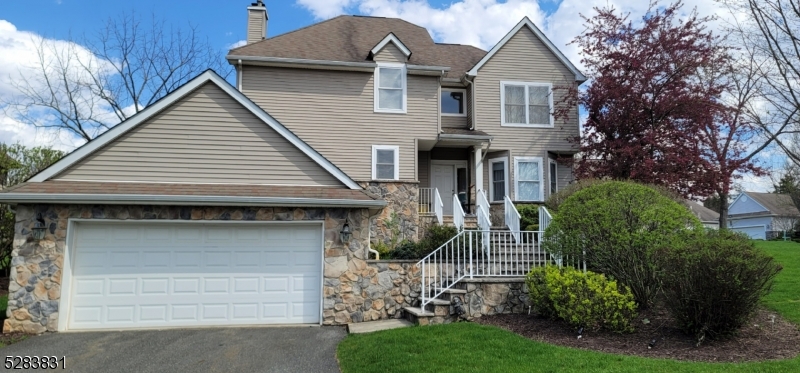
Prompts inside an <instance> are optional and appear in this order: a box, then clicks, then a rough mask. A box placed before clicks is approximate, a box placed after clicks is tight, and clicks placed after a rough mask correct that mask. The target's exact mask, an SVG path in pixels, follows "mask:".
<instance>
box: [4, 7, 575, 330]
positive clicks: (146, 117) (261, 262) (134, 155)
mask: <svg viewBox="0 0 800 373" xmlns="http://www.w3.org/2000/svg"><path fill="white" fill-rule="evenodd" d="M247 11H248V22H247V27H248V33H247V35H248V44H247V45H245V46H243V47H240V48H237V49H234V50H231V51H230V54H229V55H228V57H227V58H228V61H229V62H230V63H231V64H232V65H233V66H235V68H236V74H237V78H236V86H235V87H234V86H231V85H230V84H228V83H227V82H225V81H224V80H223V79H222V78H221V77H219V76H218V75H217V74H216V73H214V72H212V71H207V72H205V73H203V74H201V75H200V76H198V77H196V78H194V79H193V80H191V81H190V82H188V83H187V84H186V85H184V86H182V87H180V88H179V89H177V90H176V91H174V92H172V93H170V94H169V95H167V96H166V97H164V98H163V99H161V100H160V101H158V102H156V103H155V104H153V105H151V106H150V107H147V108H146V109H144V110H143V111H142V112H140V113H138V114H137V115H135V116H133V117H131V118H129V119H128V120H126V121H124V122H123V123H121V124H119V125H118V126H116V127H114V128H112V129H111V130H109V131H108V132H106V133H104V134H103V135H101V136H99V137H98V138H97V139H95V140H93V141H90V142H89V143H87V144H86V145H84V146H82V147H80V148H79V149H77V150H75V151H74V152H72V153H71V154H69V155H68V156H66V157H64V158H63V159H61V160H60V161H58V162H57V163H55V164H54V165H53V166H51V167H49V168H47V169H45V170H44V171H42V172H40V173H39V174H37V175H36V176H34V177H33V178H31V179H30V180H28V181H27V182H26V183H23V184H20V185H18V186H16V187H14V188H10V189H9V190H6V191H4V193H2V194H0V202H2V203H10V204H14V205H15V210H16V212H17V219H18V222H19V223H18V224H17V228H16V229H17V231H16V237H15V251H14V253H15V254H14V258H13V261H12V264H13V267H12V275H11V277H12V279H11V286H10V289H9V290H10V296H9V303H8V310H9V316H10V317H9V319H7V320H6V321H5V325H4V330H5V331H17V330H25V331H28V332H41V331H44V330H49V331H56V330H88V329H122V328H152V327H175V326H198V325H232V324H263V323H278V324H286V323H318V324H326V325H332V324H345V323H349V322H358V321H368V320H376V319H383V318H392V317H400V316H401V315H402V310H403V309H404V308H408V307H410V306H412V305H416V304H418V297H419V296H420V294H419V292H420V285H419V281H420V278H419V276H420V270H419V269H418V268H416V267H415V266H413V265H412V264H402V265H400V264H393V265H390V266H389V267H388V268H387V267H386V265H385V264H375V263H370V262H366V260H367V259H369V252H368V250H369V247H370V246H369V245H370V242H371V241H372V242H374V241H376V240H385V239H387V238H388V236H389V235H390V234H391V232H390V231H389V230H387V229H386V227H385V224H384V223H385V220H386V219H387V218H389V217H390V216H391V215H392V214H393V213H396V214H397V216H398V218H399V227H400V229H401V234H402V235H403V237H404V238H411V239H416V238H417V237H418V235H419V234H420V226H421V225H422V224H425V221H424V220H425V219H428V220H432V219H436V220H439V221H443V220H444V218H445V217H446V216H451V217H452V219H453V221H454V222H455V224H463V223H462V222H463V221H464V220H465V219H466V220H473V223H475V221H477V224H479V225H480V226H481V227H482V228H484V229H488V228H489V226H488V223H487V219H483V218H475V217H474V215H478V216H479V217H484V216H486V217H488V216H489V215H490V214H491V216H492V219H493V221H494V223H495V226H496V227H497V228H504V227H506V226H510V227H511V226H513V225H514V224H517V225H518V224H519V223H518V221H516V222H515V220H514V219H515V216H514V214H513V213H514V212H515V208H514V205H513V203H528V202H541V201H543V200H544V199H545V198H546V197H547V196H548V195H549V194H551V193H553V192H555V191H557V190H558V189H560V188H562V187H564V186H566V185H567V184H568V183H569V182H570V181H571V180H572V173H571V169H570V168H569V167H566V166H563V165H562V164H560V163H557V162H556V161H557V160H558V158H559V157H571V156H572V155H573V154H574V153H575V152H576V150H577V149H576V148H575V147H574V145H573V144H571V143H570V142H569V141H568V139H569V138H574V137H576V136H577V135H578V134H579V130H578V111H577V107H575V110H574V115H573V116H570V118H569V119H568V120H555V119H554V118H553V116H552V115H551V112H552V111H553V105H554V101H557V100H558V97H556V98H554V97H553V92H554V87H557V86H574V85H575V84H580V83H582V82H583V81H584V80H585V79H586V78H585V77H584V76H583V75H582V74H581V73H580V71H578V70H577V69H576V68H575V66H574V65H573V64H572V63H570V61H568V60H567V59H566V58H565V57H564V55H563V54H562V53H561V52H559V51H558V49H557V48H555V46H553V44H552V43H551V42H550V41H549V40H548V39H547V38H546V37H545V36H544V35H543V34H542V32H541V31H540V30H539V29H538V28H536V26H535V25H534V24H533V23H531V21H530V20H529V19H527V18H524V19H523V20H522V21H520V22H519V24H517V25H516V26H515V27H514V28H513V29H512V30H511V31H510V32H509V33H508V35H506V37H504V38H503V39H502V40H501V41H500V42H499V43H498V44H497V45H496V46H495V47H493V48H492V49H491V50H490V51H488V52H486V51H483V50H480V49H478V48H475V47H471V46H463V45H451V44H439V43H435V42H434V41H433V40H432V39H431V37H430V34H429V32H428V31H427V30H426V29H424V28H422V27H419V26H416V25H414V24H412V23H409V22H406V21H403V20H399V19H393V18H378V17H359V16H340V17H337V18H334V19H331V20H328V21H324V22H321V23H318V24H314V25H311V26H308V27H305V28H302V29H298V30H296V31H292V32H289V33H286V34H283V35H279V36H275V37H272V38H266V37H265V36H266V31H267V21H268V16H267V11H266V8H265V7H264V5H263V4H262V3H261V1H258V2H256V3H254V4H253V5H252V6H250V7H248V9H247ZM512 201H513V202H512ZM504 212H505V214H504ZM348 233H350V234H348ZM37 234H42V235H43V238H42V239H39V238H37ZM517 235H519V234H517ZM492 237H499V233H498V234H493V235H492ZM526 237H533V236H532V235H529V236H526ZM493 239H494V238H492V240H493ZM515 240H516V241H517V242H522V241H521V240H522V239H521V238H520V237H519V236H517V237H516V238H515ZM525 240H527V241H525V242H529V245H533V243H534V241H533V240H528V239H527V238H526V239H525ZM523 241H524V240H523ZM490 242H494V241H491V240H490V239H488V236H487V239H486V240H484V241H483V244H487V245H488V244H489V243H490ZM487 253H488V249H487ZM487 255H488V254H487ZM517 258H519V256H517ZM532 260H533V259H532ZM403 266H405V267H403ZM517 267H519V269H520V270H527V269H528V268H530V266H529V265H528V266H527V267H526V266H525V265H519V266H517ZM429 268H430V267H429ZM487 268H488V267H487ZM504 268H505V267H504ZM509 268H510V267H509ZM428 271H430V269H428ZM506 271H508V269H506ZM484 273H492V272H491V271H490V270H489V269H486V271H484ZM509 273H510V272H505V274H506V275H508V274H509ZM413 276H416V277H415V279H413ZM426 276H431V273H430V272H428V273H427V275H426ZM462 276H463V274H462ZM426 279H427V277H426ZM415 281H416V282H415ZM423 284H424V282H423ZM435 286H437V287H438V286H443V285H441V284H436V285H435ZM447 286H452V283H451V284H448V285H447ZM495 288H498V287H496V286H495ZM409 289H411V290H409ZM505 289H506V291H508V289H509V287H508V286H506V287H505ZM513 289H517V290H514V291H518V290H519V289H520V286H519V284H517V285H516V286H515V287H513ZM437 290H441V289H437ZM466 296H469V294H467V295H466ZM509 299H510V300H511V301H513V302H514V303H510V304H509V305H497V306H498V308H497V310H499V311H502V310H503V309H505V310H506V311H508V310H511V309H512V307H513V309H515V310H516V309H520V307H522V305H521V304H520V302H519V295H515V296H513V297H512V296H509ZM473 303H474V304H478V305H479V306H480V307H479V309H478V311H476V312H482V313H483V314H487V313H491V312H492V311H491V309H487V308H486V307H489V305H488V303H487V304H484V305H481V304H482V303H481V302H480V301H479V302H477V303H475V302H472V303H471V302H466V304H473ZM481 307H482V308H481ZM470 311H472V309H471V308H470Z"/></svg>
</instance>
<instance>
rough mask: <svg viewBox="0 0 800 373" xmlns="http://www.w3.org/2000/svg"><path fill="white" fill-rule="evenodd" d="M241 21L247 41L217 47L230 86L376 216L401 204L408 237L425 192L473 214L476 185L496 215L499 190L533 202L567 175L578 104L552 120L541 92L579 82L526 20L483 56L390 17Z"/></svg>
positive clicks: (426, 207)
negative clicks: (285, 29) (373, 206)
mask: <svg viewBox="0 0 800 373" xmlns="http://www.w3.org/2000/svg"><path fill="white" fill-rule="evenodd" d="M249 17H250V18H249V22H248V33H247V35H248V40H247V45H245V46H242V47H240V48H236V49H234V50H231V51H230V53H229V55H228V57H227V58H228V61H229V62H230V63H231V64H233V65H234V66H235V67H236V70H237V86H238V88H239V89H240V90H241V91H242V93H244V94H245V95H246V96H247V97H249V98H250V99H252V100H253V101H254V102H255V103H256V104H258V105H259V106H260V107H261V108H263V109H264V110H265V111H267V112H268V113H270V114H271V115H272V116H274V117H275V118H276V119H277V120H278V121H280V122H281V123H282V124H283V125H284V126H286V127H287V128H288V129H290V130H291V131H292V132H294V133H295V134H297V135H298V136H299V137H300V138H302V139H303V140H305V141H306V142H307V143H308V144H309V145H310V146H311V147H313V148H314V149H316V150H318V151H319V152H320V154H322V155H323V156H324V157H325V158H327V159H329V160H330V161H331V162H333V163H334V164H335V165H336V166H337V167H339V168H340V169H341V170H342V171H344V172H345V173H346V174H347V175H349V176H350V177H352V178H353V179H354V180H355V181H356V182H358V183H359V185H361V186H363V187H365V189H366V190H368V191H369V192H371V193H373V195H376V196H377V197H378V198H381V199H385V200H386V201H387V202H388V203H389V206H390V207H391V208H389V209H385V210H384V211H385V213H384V215H383V216H381V218H380V219H385V218H387V217H388V216H387V215H386V214H389V213H390V212H391V211H394V212H398V213H400V215H401V218H402V220H403V222H404V223H405V224H403V226H405V227H407V228H408V232H405V233H406V236H410V237H411V238H413V237H415V236H416V234H417V232H416V231H415V228H416V227H417V226H418V219H417V217H416V212H417V210H420V211H422V213H423V214H425V213H426V212H427V213H429V214H433V213H434V212H435V210H436V206H435V204H436V203H435V200H436V199H437V196H435V195H434V194H435V193H436V192H437V191H438V194H439V195H438V197H439V198H440V199H441V214H442V215H445V216H447V215H453V213H454V207H456V209H457V210H458V207H460V208H461V210H463V211H464V212H466V213H469V214H474V213H475V210H476V206H475V203H476V196H477V190H483V191H486V197H487V198H488V202H489V203H490V204H491V206H492V212H493V214H492V215H493V221H494V222H495V223H496V224H500V223H501V215H502V206H503V202H504V199H505V198H506V197H508V198H510V199H511V200H512V201H514V202H523V203H524V202H541V201H543V200H544V199H545V198H546V197H547V196H548V195H549V194H550V193H552V192H554V191H556V190H557V189H558V188H561V187H563V186H564V185H566V184H567V183H569V182H570V181H571V180H572V174H571V170H570V168H568V167H566V166H563V165H561V164H559V163H557V162H556V160H557V159H558V158H559V157H571V156H572V154H574V153H575V151H576V150H575V147H574V145H573V144H571V143H570V142H568V139H569V138H575V137H577V136H578V135H579V133H578V113H577V107H576V108H575V112H574V115H571V116H570V118H569V119H568V120H559V121H556V120H554V118H553V115H552V113H553V110H554V108H553V105H554V101H556V102H557V101H558V98H555V99H554V97H553V94H552V93H553V88H554V87H563V86H573V85H574V84H575V83H578V84H579V83H582V82H583V81H584V80H585V79H586V78H585V77H584V76H583V75H582V74H581V72H580V71H578V69H576V68H575V66H574V65H573V64H572V63H571V62H570V61H569V60H568V59H567V58H566V57H564V55H563V54H562V53H561V52H560V51H559V50H558V49H557V48H556V47H555V46H554V45H553V44H552V42H550V40H548V39H547V37H546V36H544V34H542V32H541V31H540V30H539V29H538V28H537V27H536V26H535V25H534V24H533V23H532V22H531V21H530V20H528V19H527V18H525V19H523V20H522V21H520V22H519V24H517V25H516V27H514V28H513V29H512V30H511V31H509V33H508V34H507V35H506V37H504V38H503V39H502V40H501V41H500V42H499V43H497V45H496V46H495V47H494V48H492V49H491V50H490V51H488V52H486V51H484V50H481V49H479V48H476V47H473V46H468V45H456V44H442V43H436V42H434V41H433V39H432V38H431V36H430V33H429V32H428V30H426V29H424V28H422V27H420V26H417V25H414V24H412V23H409V22H407V21H404V20H401V19H394V18H381V17H363V16H340V17H336V18H333V19H330V20H328V21H324V22H321V23H318V24H314V25H311V26H309V27H305V28H302V29H299V30H296V31H292V32H289V33H286V34H283V35H278V36H275V37H271V38H270V37H267V36H268V35H267V34H266V32H267V25H268V14H267V11H266V9H265V8H264V7H263V6H262V5H259V4H258V3H256V5H255V6H253V7H250V8H249ZM453 196H455V197H456V198H453ZM417 203H419V204H420V208H417ZM454 205H460V206H454ZM381 233H383V232H381Z"/></svg>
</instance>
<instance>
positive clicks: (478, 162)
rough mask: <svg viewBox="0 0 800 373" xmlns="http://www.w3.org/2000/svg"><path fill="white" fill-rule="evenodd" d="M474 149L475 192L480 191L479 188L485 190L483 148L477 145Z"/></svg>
mask: <svg viewBox="0 0 800 373" xmlns="http://www.w3.org/2000/svg"><path fill="white" fill-rule="evenodd" d="M473 149H475V193H478V191H479V190H483V149H481V147H480V146H475V147H473ZM476 200H477V197H476Z"/></svg>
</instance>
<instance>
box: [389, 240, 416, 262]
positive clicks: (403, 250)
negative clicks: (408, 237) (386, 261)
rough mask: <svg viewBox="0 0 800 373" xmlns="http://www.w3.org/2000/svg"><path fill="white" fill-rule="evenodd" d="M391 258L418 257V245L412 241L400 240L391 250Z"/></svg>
mask: <svg viewBox="0 0 800 373" xmlns="http://www.w3.org/2000/svg"><path fill="white" fill-rule="evenodd" d="M391 256H392V259H419V258H420V255H419V247H418V246H417V244H415V243H414V242H412V241H403V242H400V243H399V244H398V245H397V247H395V248H394V250H392V251H391Z"/></svg>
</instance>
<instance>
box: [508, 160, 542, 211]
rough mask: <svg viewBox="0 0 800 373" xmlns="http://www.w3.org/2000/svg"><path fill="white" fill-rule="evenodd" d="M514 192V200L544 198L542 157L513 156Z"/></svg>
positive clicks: (537, 199) (539, 199) (540, 199)
mask: <svg viewBox="0 0 800 373" xmlns="http://www.w3.org/2000/svg"><path fill="white" fill-rule="evenodd" d="M514 172H515V175H514V183H515V184H514V192H515V198H514V200H516V201H542V200H544V185H543V184H544V182H543V180H542V158H539V157H514Z"/></svg>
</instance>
